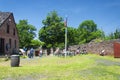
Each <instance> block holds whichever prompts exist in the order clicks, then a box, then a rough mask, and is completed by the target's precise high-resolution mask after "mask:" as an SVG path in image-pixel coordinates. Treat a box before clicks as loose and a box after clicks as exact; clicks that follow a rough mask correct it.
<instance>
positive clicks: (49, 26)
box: [39, 11, 65, 48]
mask: <svg viewBox="0 0 120 80" xmlns="http://www.w3.org/2000/svg"><path fill="white" fill-rule="evenodd" d="M42 23H43V25H44V26H43V27H42V28H41V29H40V31H39V39H40V41H43V42H45V46H46V47H48V48H50V47H58V46H63V44H64V36H65V35H64V33H65V32H64V23H63V19H62V17H59V16H58V14H57V12H56V11H52V12H50V13H48V15H47V17H46V19H45V20H43V21H42ZM61 44H62V45H61Z"/></svg>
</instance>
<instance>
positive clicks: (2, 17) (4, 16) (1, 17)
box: [0, 12, 11, 26]
mask: <svg viewBox="0 0 120 80" xmlns="http://www.w3.org/2000/svg"><path fill="white" fill-rule="evenodd" d="M10 14H11V13H10V12H0V26H1V24H2V23H3V22H4V21H5V20H6V19H7V18H8V17H9V16H10Z"/></svg>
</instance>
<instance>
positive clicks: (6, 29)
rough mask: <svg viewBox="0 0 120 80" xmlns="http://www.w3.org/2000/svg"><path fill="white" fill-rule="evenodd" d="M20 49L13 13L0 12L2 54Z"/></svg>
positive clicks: (0, 46)
mask: <svg viewBox="0 0 120 80" xmlns="http://www.w3.org/2000/svg"><path fill="white" fill-rule="evenodd" d="M18 49H19V37H18V32H17V28H16V24H15V20H14V16H13V13H10V12H0V55H6V54H8V55H11V54H12V53H13V50H18Z"/></svg>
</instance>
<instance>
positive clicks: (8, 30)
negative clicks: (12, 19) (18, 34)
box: [7, 24, 10, 33]
mask: <svg viewBox="0 0 120 80" xmlns="http://www.w3.org/2000/svg"><path fill="white" fill-rule="evenodd" d="M9 32H10V26H9V24H7V33H9Z"/></svg>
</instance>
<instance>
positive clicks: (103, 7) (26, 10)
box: [0, 0, 120, 34]
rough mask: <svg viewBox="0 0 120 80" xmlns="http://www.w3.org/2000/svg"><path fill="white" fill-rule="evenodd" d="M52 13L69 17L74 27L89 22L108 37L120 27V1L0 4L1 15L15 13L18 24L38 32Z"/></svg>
mask: <svg viewBox="0 0 120 80" xmlns="http://www.w3.org/2000/svg"><path fill="white" fill-rule="evenodd" d="M53 10H56V11H57V12H58V14H59V16H61V17H63V18H65V16H66V15H67V16H68V26H71V27H75V28H78V26H79V24H80V23H81V22H83V21H84V20H88V19H89V20H93V21H94V22H95V23H96V24H97V26H98V28H99V29H102V30H103V31H104V32H105V33H106V34H109V33H111V32H114V31H115V29H116V28H119V27H120V0H0V11H2V12H12V13H13V14H14V18H15V21H16V23H18V21H19V20H22V19H27V20H28V22H29V24H32V25H34V26H35V27H36V28H37V29H38V31H39V29H40V28H41V27H42V26H43V24H42V20H43V19H45V18H46V16H47V14H48V13H49V12H50V11H53ZM38 31H37V33H38Z"/></svg>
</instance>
